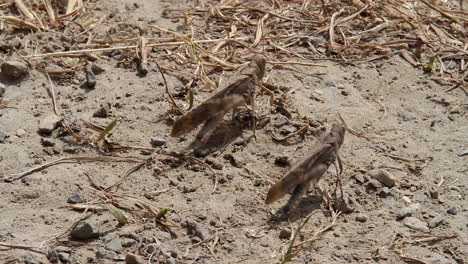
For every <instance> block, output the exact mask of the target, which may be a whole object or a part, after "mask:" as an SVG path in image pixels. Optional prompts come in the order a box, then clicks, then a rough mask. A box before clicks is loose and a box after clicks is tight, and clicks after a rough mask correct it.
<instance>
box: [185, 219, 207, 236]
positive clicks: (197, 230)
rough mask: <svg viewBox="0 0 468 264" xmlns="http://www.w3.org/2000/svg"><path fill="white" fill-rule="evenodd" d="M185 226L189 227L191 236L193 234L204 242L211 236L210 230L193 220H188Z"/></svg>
mask: <svg viewBox="0 0 468 264" xmlns="http://www.w3.org/2000/svg"><path fill="white" fill-rule="evenodd" d="M185 225H186V227H187V231H188V232H189V233H190V234H193V235H195V236H197V237H199V238H200V239H201V240H202V241H204V240H206V239H207V238H208V236H209V232H208V230H207V229H206V228H205V227H204V226H203V225H202V224H200V223H198V222H195V221H193V220H191V219H187V220H186V221H185Z"/></svg>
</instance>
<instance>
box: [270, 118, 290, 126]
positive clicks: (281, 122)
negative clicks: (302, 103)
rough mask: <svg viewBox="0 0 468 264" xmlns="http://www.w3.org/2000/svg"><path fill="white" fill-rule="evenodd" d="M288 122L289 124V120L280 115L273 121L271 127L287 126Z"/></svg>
mask: <svg viewBox="0 0 468 264" xmlns="http://www.w3.org/2000/svg"><path fill="white" fill-rule="evenodd" d="M288 122H289V119H288V118H287V117H285V116H282V115H280V116H278V117H277V118H276V119H275V120H274V122H273V126H274V127H276V128H280V127H282V126H284V125H286V124H288Z"/></svg>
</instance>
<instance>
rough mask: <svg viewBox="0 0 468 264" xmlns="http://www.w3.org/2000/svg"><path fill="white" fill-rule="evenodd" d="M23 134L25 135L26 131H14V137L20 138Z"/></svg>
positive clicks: (19, 129)
mask: <svg viewBox="0 0 468 264" xmlns="http://www.w3.org/2000/svg"><path fill="white" fill-rule="evenodd" d="M24 134H26V131H24V129H21V128H18V130H16V136H18V137H22V136H24Z"/></svg>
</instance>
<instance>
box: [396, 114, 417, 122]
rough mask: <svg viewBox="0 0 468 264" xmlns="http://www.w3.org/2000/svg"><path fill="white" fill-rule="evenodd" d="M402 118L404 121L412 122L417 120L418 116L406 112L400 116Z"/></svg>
mask: <svg viewBox="0 0 468 264" xmlns="http://www.w3.org/2000/svg"><path fill="white" fill-rule="evenodd" d="M400 116H401V117H402V118H403V121H411V120H414V119H416V115H415V114H413V113H411V112H404V113H402V114H400Z"/></svg>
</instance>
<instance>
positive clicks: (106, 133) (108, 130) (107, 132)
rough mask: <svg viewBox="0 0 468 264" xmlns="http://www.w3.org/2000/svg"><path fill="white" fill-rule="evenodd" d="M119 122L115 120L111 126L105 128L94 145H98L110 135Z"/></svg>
mask: <svg viewBox="0 0 468 264" xmlns="http://www.w3.org/2000/svg"><path fill="white" fill-rule="evenodd" d="M117 124H118V122H117V120H113V121H112V122H110V123H109V125H107V126H106V128H104V130H103V131H102V132H101V134H99V137H97V138H96V139H95V140H94V142H93V143H94V144H96V143H98V142H99V141H100V140H101V139H103V138H104V137H105V136H106V135H108V134H109V133H110V132H111V131H112V129H114V128H115V127H116V126H117Z"/></svg>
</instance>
